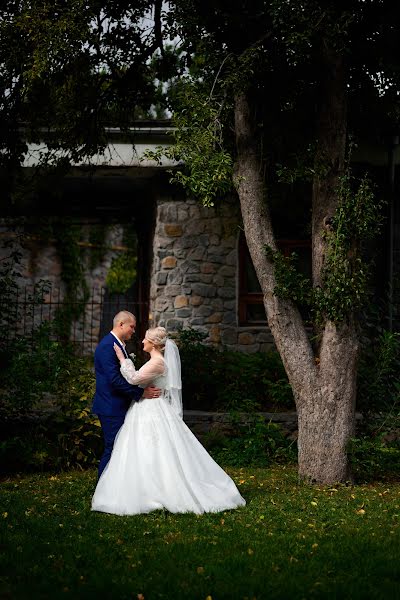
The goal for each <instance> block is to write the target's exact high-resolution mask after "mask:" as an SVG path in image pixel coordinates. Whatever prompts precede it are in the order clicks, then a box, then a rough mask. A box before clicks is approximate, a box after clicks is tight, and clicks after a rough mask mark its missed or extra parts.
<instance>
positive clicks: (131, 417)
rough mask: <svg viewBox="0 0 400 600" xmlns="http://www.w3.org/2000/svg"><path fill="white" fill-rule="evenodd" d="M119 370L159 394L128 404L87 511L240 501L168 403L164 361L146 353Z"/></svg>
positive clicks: (210, 508) (131, 511) (214, 508)
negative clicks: (144, 359)
mask: <svg viewBox="0 0 400 600" xmlns="http://www.w3.org/2000/svg"><path fill="white" fill-rule="evenodd" d="M121 373H122V375H123V376H124V377H125V379H127V381H129V383H132V384H135V385H142V386H143V387H145V386H146V385H149V384H150V383H152V384H153V385H155V386H157V387H159V388H161V389H162V390H163V391H162V394H161V396H160V397H159V398H154V399H141V400H139V401H138V402H133V403H132V405H131V406H130V408H129V410H128V412H127V414H126V417H125V422H124V424H123V426H122V427H121V429H120V430H119V432H118V434H117V437H116V439H115V443H114V449H113V452H112V455H111V459H110V461H109V463H108V465H107V466H106V468H105V469H104V471H103V474H102V475H101V477H100V479H99V481H98V483H97V487H96V490H95V493H94V496H93V499H92V510H95V511H100V512H106V513H112V514H116V515H135V514H141V513H148V512H150V511H152V510H157V509H166V510H168V511H170V512H171V513H186V512H192V513H198V514H201V513H204V512H219V511H223V510H227V509H232V508H237V507H239V506H244V505H245V504H246V502H245V500H244V499H243V498H242V496H241V495H240V493H239V491H238V489H237V487H236V485H235V484H234V482H233V481H232V479H231V478H230V477H229V475H227V473H225V471H224V470H223V469H221V467H220V466H219V465H217V463H216V462H215V461H214V460H213V459H212V458H211V456H210V455H209V454H208V452H207V451H206V450H205V448H204V447H203V446H202V445H201V444H200V442H199V441H198V440H197V438H196V437H195V435H194V434H193V433H192V432H191V431H190V429H189V428H188V427H187V425H186V424H185V423H184V421H183V420H182V418H181V416H179V414H178V412H177V410H176V409H175V408H174V407H173V406H172V405H171V404H170V402H169V396H168V392H167V391H166V390H165V384H166V365H165V362H164V360H163V359H162V358H159V357H156V358H151V359H150V360H149V361H148V362H147V363H146V364H145V365H144V366H143V367H142V368H141V369H139V370H138V371H136V370H135V367H134V365H133V363H132V361H130V360H129V359H126V360H125V361H124V362H123V363H122V366H121Z"/></svg>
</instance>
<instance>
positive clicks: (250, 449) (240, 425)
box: [204, 414, 296, 467]
mask: <svg viewBox="0 0 400 600" xmlns="http://www.w3.org/2000/svg"><path fill="white" fill-rule="evenodd" d="M231 422H232V431H231V433H230V434H229V435H224V434H222V433H220V432H218V431H213V430H211V431H210V432H209V433H208V434H206V436H205V437H204V445H205V446H206V448H207V449H208V450H209V452H210V453H211V455H212V456H213V457H214V459H215V460H216V461H217V462H219V463H221V464H223V465H229V466H233V467H265V466H267V465H269V464H270V463H271V462H272V461H275V462H291V461H294V460H295V459H296V444H295V442H293V441H291V440H290V439H288V438H287V437H285V435H284V434H283V432H282V429H281V427H280V426H279V425H277V424H275V423H272V422H266V421H265V419H264V418H263V417H262V416H258V415H254V414H253V415H250V416H249V417H248V419H247V420H246V421H243V420H242V418H241V417H240V416H239V415H235V414H232V418H231Z"/></svg>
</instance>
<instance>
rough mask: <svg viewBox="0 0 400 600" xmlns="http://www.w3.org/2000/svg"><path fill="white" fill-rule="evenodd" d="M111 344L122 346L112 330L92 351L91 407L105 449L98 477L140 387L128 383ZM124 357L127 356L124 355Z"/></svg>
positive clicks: (140, 392)
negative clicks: (94, 374) (101, 433)
mask: <svg viewBox="0 0 400 600" xmlns="http://www.w3.org/2000/svg"><path fill="white" fill-rule="evenodd" d="M114 343H116V344H117V345H118V346H120V348H121V350H122V351H123V353H124V354H125V355H126V351H125V348H123V347H122V345H121V344H120V343H119V342H118V340H117V338H116V337H114V336H113V334H112V333H109V334H107V335H106V336H105V337H104V338H103V339H102V340H101V342H100V343H99V345H98V346H97V348H96V351H95V353H94V368H95V371H96V393H95V396H94V400H93V406H92V410H93V412H94V413H95V414H96V415H98V417H99V420H100V423H101V428H102V430H103V437H104V452H103V455H102V457H101V459H100V464H99V477H100V475H101V474H102V472H103V470H104V468H105V466H106V465H107V463H108V461H109V460H110V456H111V452H112V449H113V446H114V440H115V436H116V435H117V433H118V431H119V429H120V428H121V426H122V425H123V422H124V420H125V415H126V412H127V410H128V408H129V406H130V404H131V402H132V401H133V400H139V398H140V397H141V396H142V394H143V389H142V388H140V387H138V386H137V385H131V384H130V383H128V382H127V381H126V379H124V378H123V377H122V375H121V372H120V362H119V360H118V358H117V355H116V354H115V350H114ZM126 356H127V355H126Z"/></svg>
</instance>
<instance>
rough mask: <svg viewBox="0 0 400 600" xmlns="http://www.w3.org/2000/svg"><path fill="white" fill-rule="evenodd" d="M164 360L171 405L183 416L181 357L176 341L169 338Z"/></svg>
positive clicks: (166, 387) (168, 396)
mask: <svg viewBox="0 0 400 600" xmlns="http://www.w3.org/2000/svg"><path fill="white" fill-rule="evenodd" d="M164 360H165V364H166V367H167V374H166V375H167V382H166V386H165V390H166V391H168V394H167V398H168V401H169V403H170V405H171V406H172V407H173V408H174V409H175V411H176V412H177V413H178V415H179V416H180V417H181V418H182V417H183V406H182V379H181V359H180V356H179V350H178V347H177V345H176V344H175V342H173V341H172V340H170V339H169V338H167V341H166V343H165V350H164Z"/></svg>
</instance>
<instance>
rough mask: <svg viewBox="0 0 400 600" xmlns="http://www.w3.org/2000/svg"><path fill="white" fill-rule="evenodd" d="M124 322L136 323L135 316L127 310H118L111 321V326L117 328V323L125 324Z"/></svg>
mask: <svg viewBox="0 0 400 600" xmlns="http://www.w3.org/2000/svg"><path fill="white" fill-rule="evenodd" d="M126 321H136V317H135V315H134V314H132V313H131V312H129V310H120V311H119V313H117V314H116V315H115V317H114V319H113V326H114V327H117V325H118V323H126Z"/></svg>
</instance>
